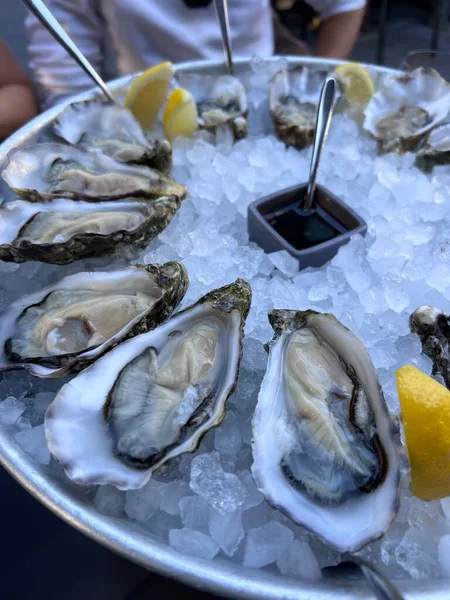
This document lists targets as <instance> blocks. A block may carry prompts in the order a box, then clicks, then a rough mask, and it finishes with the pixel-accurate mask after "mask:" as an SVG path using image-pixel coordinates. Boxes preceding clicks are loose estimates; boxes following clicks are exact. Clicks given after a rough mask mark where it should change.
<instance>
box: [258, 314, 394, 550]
mask: <svg viewBox="0 0 450 600" xmlns="http://www.w3.org/2000/svg"><path fill="white" fill-rule="evenodd" d="M309 315H324V316H326V317H329V318H330V317H331V318H332V320H333V321H334V322H335V323H337V324H338V325H339V326H340V327H342V328H343V331H344V332H348V333H350V334H351V336H352V338H356V340H358V342H359V343H360V344H361V346H362V347H363V348H364V350H365V352H366V353H367V357H368V358H369V361H370V365H371V366H372V368H373V370H374V371H375V373H376V370H375V368H374V367H373V364H372V361H371V359H370V355H369V354H368V352H367V349H366V348H365V346H364V344H363V343H362V342H361V340H359V338H358V337H357V336H356V335H355V334H353V332H352V331H351V330H350V329H349V328H348V327H346V326H345V325H343V324H342V323H341V322H340V321H339V320H338V319H337V318H336V317H335V316H334V315H333V314H332V313H327V312H324V313H322V312H318V311H316V310H313V309H308V310H304V311H302V310H283V309H274V310H271V311H269V315H268V317H269V322H270V324H271V326H272V327H273V329H274V336H273V338H272V340H271V341H269V342H268V343H267V344H265V346H264V347H265V349H266V351H267V352H269V361H268V365H267V369H266V373H265V375H264V379H263V381H262V383H261V388H260V392H259V394H258V402H257V406H256V408H255V412H254V415H253V418H252V433H253V436H252V444H251V447H252V455H253V463H252V467H251V472H252V476H253V479H254V481H255V484H256V487H257V488H258V490H259V491H261V493H262V494H263V495H264V497H265V498H266V500H267V501H268V502H269V503H270V504H271V505H272V506H274V507H275V508H277V509H278V510H280V511H281V512H282V513H284V514H286V515H287V516H288V517H289V518H290V519H292V520H293V521H294V522H295V523H297V524H299V525H301V526H303V527H305V528H306V529H308V530H309V531H311V532H312V533H314V534H315V535H316V536H317V537H319V538H320V539H322V541H323V542H324V543H326V544H327V545H330V546H332V547H334V548H336V549H337V550H339V551H340V552H356V551H358V550H360V549H362V548H363V547H365V546H366V545H367V544H369V543H372V542H374V541H376V540H378V539H380V538H382V537H383V536H384V534H385V533H386V531H387V530H388V529H389V527H390V525H391V524H392V522H393V521H394V519H395V517H396V515H397V512H398V510H399V506H400V499H399V486H400V481H401V476H402V474H401V442H400V432H399V424H398V422H397V420H396V419H395V418H393V417H392V416H391V415H390V414H389V411H388V409H387V406H386V404H385V402H384V398H383V393H382V389H381V386H380V384H379V381H378V377H376V383H377V385H378V388H379V393H380V397H381V398H382V400H383V402H382V403H381V404H380V406H379V407H378V408H379V409H381V413H382V416H383V419H386V421H385V423H384V425H387V431H386V432H385V435H383V437H382V436H381V435H380V441H381V444H382V446H383V450H384V452H385V454H386V457H387V460H388V465H387V473H386V478H385V480H384V481H382V482H381V483H380V485H379V486H378V487H377V488H376V490H374V491H373V492H376V493H378V494H379V493H380V491H381V490H382V489H383V488H384V487H386V486H387V485H388V484H391V485H393V490H394V493H393V494H392V495H393V498H392V503H390V506H389V507H387V508H388V509H390V511H391V512H390V515H389V516H387V517H385V519H384V523H383V525H382V526H381V527H378V528H376V527H375V522H374V521H375V519H373V520H372V521H373V522H374V526H373V529H374V531H372V532H367V531H366V533H365V535H364V531H363V532H362V534H361V536H360V538H359V539H358V538H357V540H356V541H353V543H352V542H351V541H350V539H349V536H348V538H347V539H346V540H343V541H342V543H340V544H337V543H336V542H335V541H333V540H332V536H330V535H327V534H326V533H323V532H319V531H318V529H317V527H316V528H313V527H311V526H310V524H311V523H310V520H308V517H303V518H299V517H298V516H297V515H296V514H295V512H293V511H292V509H291V508H288V507H287V506H286V505H285V504H284V505H283V504H282V503H281V504H280V500H277V499H276V496H274V495H273V491H274V486H273V485H272V493H269V492H268V491H266V490H265V483H264V482H263V483H261V481H262V479H261V477H260V475H261V472H262V469H261V468H259V469H258V468H257V466H256V462H257V461H256V458H255V455H256V453H257V451H256V445H257V443H258V442H257V441H256V440H255V429H256V428H257V425H258V420H259V419H261V410H262V409H261V407H260V396H261V395H262V394H263V392H264V391H266V390H265V387H266V386H268V385H269V384H270V382H268V377H269V373H270V367H271V364H270V363H271V360H275V359H274V358H273V354H272V351H275V352H279V353H280V354H282V351H283V348H281V347H277V343H278V342H279V340H280V339H281V338H282V336H283V335H286V334H289V333H290V332H292V331H295V330H296V329H298V328H299V327H300V328H302V327H303V326H304V325H305V324H306V323H307V317H308V316H309ZM278 358H279V359H280V360H281V356H280V357H278ZM371 406H372V407H373V403H372V402H371ZM375 412H376V411H375V410H374V418H375V419H376V425H377V428H378V427H379V423H378V420H379V415H378V416H376V415H375ZM386 435H387V436H390V440H391V444H390V448H386V442H385V437H386ZM265 446H266V447H265V451H266V452H265V454H266V456H267V455H268V451H267V443H266V444H265ZM392 463H394V464H392ZM265 469H266V470H267V467H265ZM273 470H274V472H279V474H280V475H281V477H284V476H283V475H282V474H281V469H275V468H273ZM263 479H264V478H263ZM292 489H294V488H292ZM373 492H371V493H373ZM276 493H278V490H277V491H276ZM294 493H295V494H299V492H298V490H295V489H294ZM369 495H370V494H368V495H367V496H369ZM361 498H363V499H364V497H358V498H356V499H354V500H353V501H351V500H350V501H347V502H345V503H344V504H343V505H342V507H343V512H344V513H345V509H346V508H348V507H349V506H350V505H351V504H352V503H353V504H356V502H358V500H361ZM301 502H302V503H304V504H306V505H307V504H308V503H311V502H310V501H309V500H308V499H306V501H304V500H303V497H302V498H301ZM384 503H385V502H384ZM311 504H313V503H311ZM382 504H383V503H382ZM313 506H314V505H313ZM296 508H298V504H297V507H296ZM304 508H305V507H304V506H303V510H304ZM316 508H317V507H316ZM378 508H379V507H378ZM317 510H319V511H320V510H326V511H327V512H330V513H331V514H332V513H333V512H334V511H336V512H337V511H338V510H339V507H326V508H324V507H318V508H317ZM329 517H330V518H331V516H330V515H329ZM310 518H311V515H309V519H310ZM330 518H328V519H326V520H328V522H329V521H330ZM334 518H335V517H334ZM376 519H377V520H376V523H379V522H380V518H379V512H377V515H376ZM367 529H369V530H370V527H367V526H366V527H365V530H367ZM346 532H347V533H348V529H346Z"/></svg>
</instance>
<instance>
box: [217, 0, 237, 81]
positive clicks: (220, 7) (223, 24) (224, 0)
mask: <svg viewBox="0 0 450 600" xmlns="http://www.w3.org/2000/svg"><path fill="white" fill-rule="evenodd" d="M214 5H215V7H216V14H217V19H218V21H219V25H220V32H221V34H222V45H223V51H224V53H225V64H226V66H227V71H228V73H229V74H230V75H231V74H232V73H233V52H232V48H231V35H230V20H229V18H228V0H214Z"/></svg>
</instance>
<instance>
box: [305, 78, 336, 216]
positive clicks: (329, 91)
mask: <svg viewBox="0 0 450 600" xmlns="http://www.w3.org/2000/svg"><path fill="white" fill-rule="evenodd" d="M335 94H336V80H335V79H333V78H332V77H328V78H327V79H326V80H325V82H324V84H323V87H322V91H321V93H320V100H319V106H318V108H317V117H316V129H315V132H314V142H313V151H312V158H311V170H310V172H309V181H308V189H307V191H306V197H305V200H304V203H303V206H302V207H301V208H302V209H303V210H304V211H309V210H311V209H312V207H313V202H314V192H315V190H316V179H317V171H318V169H319V163H320V157H321V155H322V147H323V144H324V142H325V140H326V137H327V135H328V131H329V129H330V124H331V117H332V116H333V108H334V97H335Z"/></svg>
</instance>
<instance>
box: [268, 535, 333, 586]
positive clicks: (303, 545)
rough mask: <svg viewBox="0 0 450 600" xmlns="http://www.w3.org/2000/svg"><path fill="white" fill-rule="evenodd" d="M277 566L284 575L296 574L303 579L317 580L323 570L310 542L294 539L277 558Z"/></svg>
mask: <svg viewBox="0 0 450 600" xmlns="http://www.w3.org/2000/svg"><path fill="white" fill-rule="evenodd" d="M277 567H278V568H279V569H280V572H281V573H282V574H283V575H296V576H298V577H301V578H302V579H311V580H313V581H316V580H317V579H321V578H322V572H321V570H320V567H319V563H318V562H317V558H316V557H315V555H314V552H313V551H312V550H311V547H310V545H309V544H308V542H305V541H301V540H294V541H293V542H292V544H290V545H289V546H288V547H287V549H286V551H285V552H284V554H283V555H282V556H280V558H279V559H278V560H277Z"/></svg>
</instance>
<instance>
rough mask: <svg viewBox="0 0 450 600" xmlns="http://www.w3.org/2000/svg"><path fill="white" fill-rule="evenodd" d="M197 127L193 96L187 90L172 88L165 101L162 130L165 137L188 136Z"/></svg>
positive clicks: (169, 138)
mask: <svg viewBox="0 0 450 600" xmlns="http://www.w3.org/2000/svg"><path fill="white" fill-rule="evenodd" d="M197 129H198V114H197V104H196V102H195V98H194V96H193V95H192V94H191V93H190V92H188V91H187V90H183V89H182V88H178V89H176V90H174V91H173V92H172V93H171V94H170V96H169V99H168V101H167V106H166V110H165V112H164V131H165V133H166V136H167V139H168V140H169V141H172V140H173V139H174V138H175V137H177V136H179V135H182V136H190V135H192V134H193V133H194V131H197Z"/></svg>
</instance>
